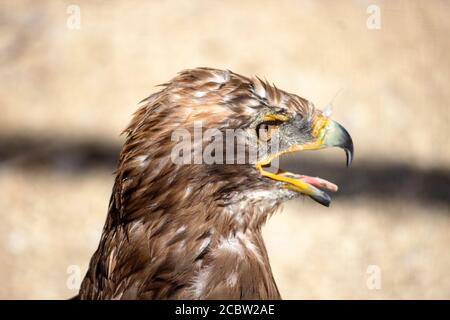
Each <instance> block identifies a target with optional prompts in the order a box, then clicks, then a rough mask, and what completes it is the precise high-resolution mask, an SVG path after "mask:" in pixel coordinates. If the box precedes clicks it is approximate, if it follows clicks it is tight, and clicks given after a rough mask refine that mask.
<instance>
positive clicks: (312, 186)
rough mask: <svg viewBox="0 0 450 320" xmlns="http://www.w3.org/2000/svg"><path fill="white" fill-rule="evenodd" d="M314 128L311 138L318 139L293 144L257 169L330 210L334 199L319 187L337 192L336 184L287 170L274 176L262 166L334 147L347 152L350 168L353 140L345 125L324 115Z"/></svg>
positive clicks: (320, 116) (315, 122) (319, 118)
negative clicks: (293, 154) (294, 154)
mask: <svg viewBox="0 0 450 320" xmlns="http://www.w3.org/2000/svg"><path fill="white" fill-rule="evenodd" d="M312 129H313V131H312V135H313V136H314V137H315V138H316V139H315V140H314V141H313V142H310V143H306V144H298V145H293V146H291V147H290V148H288V149H287V150H284V151H281V152H278V153H277V154H275V155H273V156H271V157H269V158H268V159H265V160H263V161H260V162H258V163H257V165H256V166H257V168H258V170H259V171H260V174H261V175H263V176H266V177H268V178H271V179H274V180H277V181H282V182H284V183H285V187H286V188H288V189H291V190H294V191H296V192H300V193H303V194H306V195H308V196H310V197H311V198H312V199H313V200H315V201H317V202H319V203H320V204H322V205H324V206H327V207H328V206H329V205H330V203H331V198H330V196H329V195H328V194H327V193H325V192H324V191H322V190H321V189H319V188H324V189H327V190H329V191H332V192H335V191H337V189H338V187H337V186H336V185H335V184H333V183H331V182H329V181H326V180H324V179H321V178H318V177H310V176H306V175H299V174H295V173H290V172H285V171H282V172H280V173H278V174H275V173H271V172H268V171H265V170H264V169H263V167H264V166H266V165H268V164H270V162H272V160H273V159H275V158H277V157H279V156H280V155H282V154H284V153H291V152H296V151H302V150H318V149H324V148H331V147H338V148H342V149H344V151H345V154H346V156H347V167H348V166H350V164H351V163H352V160H353V141H352V138H351V137H350V135H349V133H348V132H347V130H345V128H344V127H343V126H341V125H340V124H339V123H337V122H336V121H333V120H331V119H330V118H328V117H326V116H324V115H318V116H317V117H316V119H315V121H314V122H313V128H312Z"/></svg>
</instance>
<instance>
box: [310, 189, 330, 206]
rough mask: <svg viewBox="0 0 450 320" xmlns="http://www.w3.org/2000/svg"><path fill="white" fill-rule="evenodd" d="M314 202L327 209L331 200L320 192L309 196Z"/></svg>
mask: <svg viewBox="0 0 450 320" xmlns="http://www.w3.org/2000/svg"><path fill="white" fill-rule="evenodd" d="M310 197H311V198H312V199H313V200H314V201H316V202H318V203H320V204H321V205H323V206H325V207H329V206H330V204H331V198H330V196H329V195H328V194H326V193H325V192H323V191H321V192H320V193H318V194H314V195H311V196H310Z"/></svg>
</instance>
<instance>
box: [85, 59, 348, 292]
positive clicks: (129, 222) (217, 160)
mask: <svg viewBox="0 0 450 320" xmlns="http://www.w3.org/2000/svg"><path fill="white" fill-rule="evenodd" d="M125 135H126V139H125V142H124V146H123V148H122V152H121V155H120V159H119V163H118V167H117V172H116V179H115V183H114V187H113V192H112V196H111V200H110V205H109V209H108V217H107V220H106V223H105V227H104V229H103V233H102V238H101V240H100V244H99V247H98V249H97V251H96V252H95V254H94V255H93V257H92V259H91V263H90V267H89V270H88V272H87V275H86V277H85V279H84V281H83V283H82V287H81V289H80V294H79V297H80V298H81V299H107V298H114V299H115V298H120V299H163V298H167V299H174V298H180V299H212V298H222V299H277V298H279V297H280V295H279V292H278V289H277V286H276V284H275V281H274V279H273V276H272V273H271V270H270V264H269V260H268V255H267V252H266V249H265V246H264V242H263V239H262V235H261V226H262V225H263V224H264V222H265V221H266V219H267V217H269V216H270V215H271V214H273V213H274V212H275V210H276V209H277V208H278V207H279V205H280V204H281V203H282V202H284V201H285V200H287V199H292V198H294V197H296V196H299V195H306V196H309V197H311V198H312V199H314V200H315V201H317V202H319V203H321V204H323V205H326V206H328V205H329V204H330V201H331V200H330V197H329V196H328V194H327V193H325V191H324V189H325V190H329V191H336V190H337V186H335V185H334V184H332V183H331V182H328V181H326V180H323V179H320V178H316V177H309V176H306V175H300V174H295V173H290V172H286V171H283V170H281V169H280V168H279V167H278V166H277V165H276V162H277V160H278V159H279V157H280V156H281V155H283V154H286V153H290V152H297V151H303V150H317V149H322V148H326V147H340V148H343V149H344V150H345V151H346V154H347V165H349V164H350V163H351V161H352V157H353V143H352V139H351V138H350V135H349V134H348V133H347V131H346V130H345V129H344V128H343V127H342V126H341V125H339V124H338V123H337V122H335V121H333V120H331V119H330V118H329V117H328V116H327V115H326V114H324V113H323V112H321V111H320V110H317V109H316V108H314V105H313V104H312V103H310V102H309V101H307V100H305V99H303V98H301V97H299V96H297V95H294V94H290V93H287V92H285V91H283V90H279V89H277V88H276V87H275V86H273V85H270V84H268V83H267V82H266V81H262V80H261V79H259V78H247V77H244V76H241V75H238V74H236V73H233V72H231V71H227V70H225V71H224V70H216V69H210V68H198V69H193V70H186V71H182V72H181V73H179V74H178V75H177V76H176V77H175V78H174V79H172V80H171V81H169V82H168V83H165V84H163V85H162V89H161V90H160V91H159V92H157V93H155V94H152V95H151V96H149V97H148V98H146V99H145V100H143V101H142V102H141V106H140V108H139V109H138V110H137V112H136V113H135V115H134V117H133V120H132V121H131V124H130V125H129V126H128V128H127V129H126V130H125Z"/></svg>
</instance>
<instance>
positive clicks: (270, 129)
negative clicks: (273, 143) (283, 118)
mask: <svg viewBox="0 0 450 320" xmlns="http://www.w3.org/2000/svg"><path fill="white" fill-rule="evenodd" d="M257 130H258V132H257V134H258V139H259V140H260V141H261V142H269V141H270V139H272V135H273V134H274V133H275V132H276V130H278V127H277V126H276V125H272V124H270V123H267V122H264V123H261V124H260V125H259V126H258V129H257Z"/></svg>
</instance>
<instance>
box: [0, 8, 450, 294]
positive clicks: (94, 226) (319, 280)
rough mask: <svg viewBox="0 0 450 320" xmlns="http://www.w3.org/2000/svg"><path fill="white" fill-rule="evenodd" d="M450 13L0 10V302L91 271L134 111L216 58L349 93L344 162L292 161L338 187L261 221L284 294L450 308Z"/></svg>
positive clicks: (311, 95)
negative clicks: (374, 16)
mask: <svg viewBox="0 0 450 320" xmlns="http://www.w3.org/2000/svg"><path fill="white" fill-rule="evenodd" d="M70 4H75V5H78V6H79V8H80V10H81V11H80V12H81V25H80V26H81V28H80V29H79V30H72V29H70V28H68V27H67V19H68V18H69V17H70V14H68V13H67V11H66V10H67V8H68V6H69V5H70ZM370 4H376V5H378V6H379V7H380V9H381V29H379V30H369V29H368V28H367V25H366V20H367V19H368V17H369V14H368V13H367V12H366V10H367V7H368V6H369V5H370ZM449 12H450V3H449V2H448V1H419V0H416V1H379V0H377V1H375V0H374V1H339V2H338V1H300V0H296V1H294V0H292V1H259V0H252V1H120V2H119V1H118V2H116V1H70V2H68V1H6V0H5V1H1V2H0V80H1V85H0V261H1V263H0V283H1V286H0V298H3V299H17V298H25V299H41V298H43V299H48V298H50V299H63V298H68V297H70V296H72V295H74V294H75V293H76V290H70V289H69V288H68V287H67V285H66V281H67V279H68V276H69V275H68V273H67V268H68V267H69V266H71V265H76V266H80V268H81V269H80V270H81V275H82V276H83V275H84V272H85V271H86V267H87V264H88V261H89V258H90V256H91V254H92V253H93V251H94V250H95V248H96V247H97V244H98V240H99V237H100V233H101V229H102V227H103V223H104V219H105V215H106V210H107V205H108V199H109V195H110V191H111V187H112V182H113V176H112V171H113V170H114V165H115V161H116V157H117V155H118V152H119V150H120V144H121V142H122V140H121V137H120V136H119V133H120V132H121V130H122V129H123V128H124V127H125V126H126V124H127V122H128V121H129V120H130V116H131V114H132V112H133V111H134V110H135V109H136V104H137V102H138V101H140V100H141V99H142V98H145V97H146V96H148V95H149V94H150V93H151V92H154V91H155V88H154V86H155V85H157V84H159V83H162V82H164V81H166V80H168V79H170V78H171V77H172V76H173V75H174V74H175V73H176V72H177V71H179V70H181V69H186V68H191V67H197V66H210V67H217V68H228V69H230V70H233V71H235V72H238V73H241V74H245V75H259V76H261V77H265V78H267V79H268V80H270V81H273V82H274V83H275V84H276V85H277V86H278V87H280V88H283V89H285V90H287V91H290V92H295V93H298V94H300V95H301V96H303V97H305V98H308V99H310V100H311V101H313V102H314V103H315V104H316V105H317V106H319V107H324V106H326V105H327V104H329V103H330V101H331V100H332V99H333V97H334V96H335V95H336V93H337V92H339V94H338V95H337V96H336V98H335V99H334V101H333V105H334V109H333V117H334V118H335V119H336V120H338V121H339V122H341V123H342V124H344V125H345V127H346V128H347V129H348V130H349V131H350V133H351V134H352V136H353V138H354V142H355V148H356V159H355V162H354V166H353V167H352V168H351V169H346V168H345V167H344V155H343V154H342V153H341V152H337V151H336V152H335V151H329V152H328V151H325V152H320V153H315V154H314V155H309V154H308V156H306V155H305V156H304V159H300V160H299V159H298V158H296V159H294V158H287V159H285V160H284V161H286V166H287V167H299V164H300V168H301V170H303V172H306V173H308V174H317V175H321V176H322V177H325V178H329V179H330V180H332V181H335V182H337V183H338V184H339V185H340V193H339V194H337V195H336V196H335V197H334V201H333V203H332V206H331V208H324V207H321V206H319V205H317V204H316V203H313V202H312V201H311V200H309V199H300V200H296V201H292V202H290V203H288V204H286V206H285V209H284V211H283V212H281V213H280V214H278V215H276V216H275V217H273V218H272V219H271V220H270V221H269V223H268V224H267V226H266V228H265V236H266V240H267V246H268V250H269V254H270V256H271V261H272V267H273V270H274V274H275V278H276V279H277V281H278V285H279V287H280V290H281V293H282V295H283V297H284V298H285V299H304V298H323V299H328V298H338V299H342V298H350V299H356V298H363V299H366V298H367V299H380V298H387V299H394V298H395V299H403V298H417V299H429V298H439V299H442V298H445V299H449V298H450V277H449V271H450V254H449V245H450V212H449V200H450V196H449V186H450V151H449V147H450V144H449V138H448V137H449V133H450V132H449V101H450V90H449V89H448V83H449V80H450V60H449V56H448V53H449V52H450V41H449V38H448V37H449V34H450V19H449ZM302 160H303V161H302ZM371 265H376V266H378V267H379V268H380V270H381V279H382V280H381V288H380V289H379V290H370V289H369V288H368V286H367V284H366V282H367V279H368V276H369V274H367V269H368V267H369V266H371Z"/></svg>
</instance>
